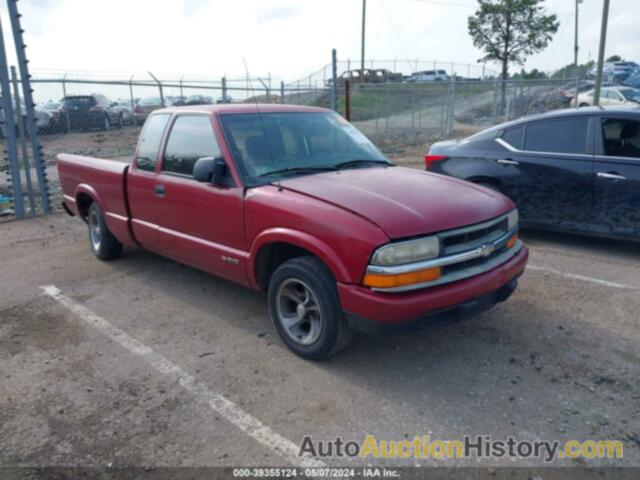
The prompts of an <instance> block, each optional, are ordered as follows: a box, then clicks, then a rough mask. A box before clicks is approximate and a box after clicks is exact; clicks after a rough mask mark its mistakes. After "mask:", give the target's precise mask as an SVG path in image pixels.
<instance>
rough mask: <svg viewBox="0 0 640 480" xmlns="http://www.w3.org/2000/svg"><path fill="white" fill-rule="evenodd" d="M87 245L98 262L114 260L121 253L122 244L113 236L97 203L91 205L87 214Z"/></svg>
mask: <svg viewBox="0 0 640 480" xmlns="http://www.w3.org/2000/svg"><path fill="white" fill-rule="evenodd" d="M87 226H88V227H89V245H90V246H91V251H92V252H93V254H94V255H95V256H96V257H98V258H99V259H100V260H114V259H116V258H118V257H119V256H120V254H121V253H122V244H121V243H120V242H119V241H118V239H117V238H116V237H114V236H113V234H112V233H111V231H110V230H109V228H108V227H107V224H106V223H105V221H104V217H103V216H102V211H100V207H98V204H97V203H95V202H94V203H92V204H91V206H90V207H89V212H88V213H87Z"/></svg>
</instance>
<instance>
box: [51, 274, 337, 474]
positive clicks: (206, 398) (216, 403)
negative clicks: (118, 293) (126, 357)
mask: <svg viewBox="0 0 640 480" xmlns="http://www.w3.org/2000/svg"><path fill="white" fill-rule="evenodd" d="M40 289H41V290H42V291H43V292H44V294H45V295H46V296H48V297H51V298H52V299H54V300H55V301H56V302H58V303H59V304H60V305H62V306H63V307H65V308H67V309H68V310H70V311H71V312H73V313H75V314H76V315H77V316H78V317H79V318H80V319H81V320H83V321H84V322H85V323H87V324H89V325H91V326H92V327H94V328H96V329H97V330H99V331H100V332H102V333H103V334H105V335H107V336H108V337H109V338H111V339H112V340H114V341H115V342H117V343H118V344H120V345H121V346H123V347H124V348H126V349H127V350H129V351H130V352H132V353H134V354H136V355H138V356H139V357H142V358H143V359H144V360H146V361H147V363H149V364H150V365H151V366H152V367H154V368H155V369H156V370H158V371H159V372H160V373H162V374H165V375H168V376H171V377H173V378H174V380H176V381H177V382H178V383H179V384H180V385H181V386H182V387H183V388H184V389H185V390H187V391H188V392H189V393H191V394H192V395H193V396H194V397H196V398H198V399H199V400H201V401H203V402H205V403H206V404H207V405H209V406H210V407H211V408H212V409H213V410H214V411H215V412H217V413H218V414H219V415H220V416H222V417H224V418H226V419H227V420H228V421H230V422H231V423H232V424H234V425H235V426H236V427H238V428H239V429H240V430H242V431H243V432H245V433H246V434H247V435H249V436H250V437H252V438H253V439H254V440H256V441H258V442H260V443H261V444H263V445H264V446H266V447H267V448H269V449H270V450H272V451H273V452H275V453H276V454H278V455H280V456H281V457H283V458H284V459H285V460H287V461H288V462H289V463H291V464H292V465H295V466H299V467H322V466H324V465H325V464H324V463H323V462H321V461H319V460H314V459H312V458H308V457H300V456H298V452H299V447H298V446H297V445H296V444H295V443H293V442H292V441H290V440H288V439H286V438H285V437H283V436H282V435H280V434H278V433H276V432H274V431H273V430H272V429H271V428H269V427H267V426H266V425H264V424H263V423H262V422H261V421H260V420H258V419H257V418H254V417H252V416H251V415H249V414H248V413H247V412H245V411H244V410H242V409H241V408H239V407H238V406H236V405H235V404H234V403H233V402H232V401H231V400H228V399H227V398H225V397H223V396H222V395H220V394H219V393H216V392H213V391H211V390H209V388H207V386H206V385H205V384H204V383H202V382H200V381H198V380H196V379H195V378H194V377H193V376H191V375H190V374H188V373H187V372H186V371H184V370H183V369H182V368H180V367H178V366H177V365H175V364H173V363H171V362H170V361H169V360H167V359H166V358H165V357H163V356H162V355H160V354H159V353H157V352H155V351H154V350H152V349H151V348H149V347H147V346H146V345H145V344H143V343H142V342H140V341H138V340H136V339H135V338H133V337H132V336H131V335H129V334H128V333H126V332H124V331H123V330H120V329H119V328H118V327H115V326H113V325H112V324H111V323H109V322H108V321H107V320H105V319H104V318H102V317H100V316H98V315H96V314H95V313H93V312H92V311H91V310H89V309H88V308H87V307H85V306H83V305H81V304H79V303H77V302H76V301H74V300H72V299H71V298H69V297H67V296H65V295H63V294H62V292H60V290H59V289H58V288H57V287H55V286H53V285H47V286H44V287H40Z"/></svg>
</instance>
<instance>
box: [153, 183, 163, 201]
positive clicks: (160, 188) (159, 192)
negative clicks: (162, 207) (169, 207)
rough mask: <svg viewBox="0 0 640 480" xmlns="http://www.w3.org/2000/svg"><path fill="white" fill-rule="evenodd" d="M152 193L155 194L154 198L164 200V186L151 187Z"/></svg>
mask: <svg viewBox="0 0 640 480" xmlns="http://www.w3.org/2000/svg"><path fill="white" fill-rule="evenodd" d="M153 191H154V192H155V194H156V197H160V198H164V193H165V190H164V185H156V186H155V187H153Z"/></svg>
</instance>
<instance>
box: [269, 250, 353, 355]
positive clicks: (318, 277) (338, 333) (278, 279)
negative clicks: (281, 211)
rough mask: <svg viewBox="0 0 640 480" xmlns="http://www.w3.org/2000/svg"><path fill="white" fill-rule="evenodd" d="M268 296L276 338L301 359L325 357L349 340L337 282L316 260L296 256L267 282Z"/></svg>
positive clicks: (279, 268) (344, 345) (348, 331)
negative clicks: (276, 332)
mask: <svg viewBox="0 0 640 480" xmlns="http://www.w3.org/2000/svg"><path fill="white" fill-rule="evenodd" d="M268 296H269V315H270V316H271V320H272V321H273V323H274V325H275V327H276V330H277V331H278V335H279V336H280V338H281V339H282V341H283V342H284V343H285V344H286V345H287V347H289V349H291V350H292V351H293V352H294V353H296V354H298V355H300V356H301V357H303V358H306V359H309V360H322V359H324V358H328V357H330V356H332V355H334V354H336V353H338V352H339V351H340V350H342V349H343V348H344V347H346V346H347V344H348V343H349V341H350V340H351V337H352V336H353V334H352V332H351V330H350V329H349V327H348V325H347V322H346V320H345V318H344V314H343V312H342V307H341V306H340V298H339V297H338V291H337V289H336V281H335V279H334V278H333V275H332V274H331V272H330V271H329V269H328V268H327V267H326V266H325V265H324V264H323V263H322V262H321V261H320V260H318V259H317V258H315V257H311V256H309V257H298V258H294V259H292V260H289V261H287V262H285V263H283V264H282V265H280V266H279V267H278V268H277V270H276V271H275V272H274V274H273V276H272V277H271V280H270V282H269V294H268Z"/></svg>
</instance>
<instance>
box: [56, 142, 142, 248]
mask: <svg viewBox="0 0 640 480" xmlns="http://www.w3.org/2000/svg"><path fill="white" fill-rule="evenodd" d="M57 159H58V162H57V167H58V176H59V177H60V185H61V187H62V192H63V195H64V204H65V206H66V208H67V209H68V211H70V212H71V213H73V214H75V215H78V216H80V217H82V218H85V217H86V213H87V211H86V206H87V205H88V202H89V201H90V200H91V199H93V200H94V201H95V202H96V203H97V204H98V206H99V207H100V210H102V213H103V215H104V219H105V221H106V222H107V225H108V227H109V230H111V232H112V233H113V234H114V235H115V236H116V238H118V240H120V241H121V242H122V243H124V244H129V245H130V244H135V241H134V240H133V238H132V236H131V231H130V226H129V218H130V214H129V208H128V204H127V194H126V191H127V189H126V179H127V175H126V173H127V170H128V169H129V164H128V163H125V162H122V161H118V160H107V159H102V158H95V157H87V156H82V155H70V154H65V153H63V154H60V155H58V157H57Z"/></svg>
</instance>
